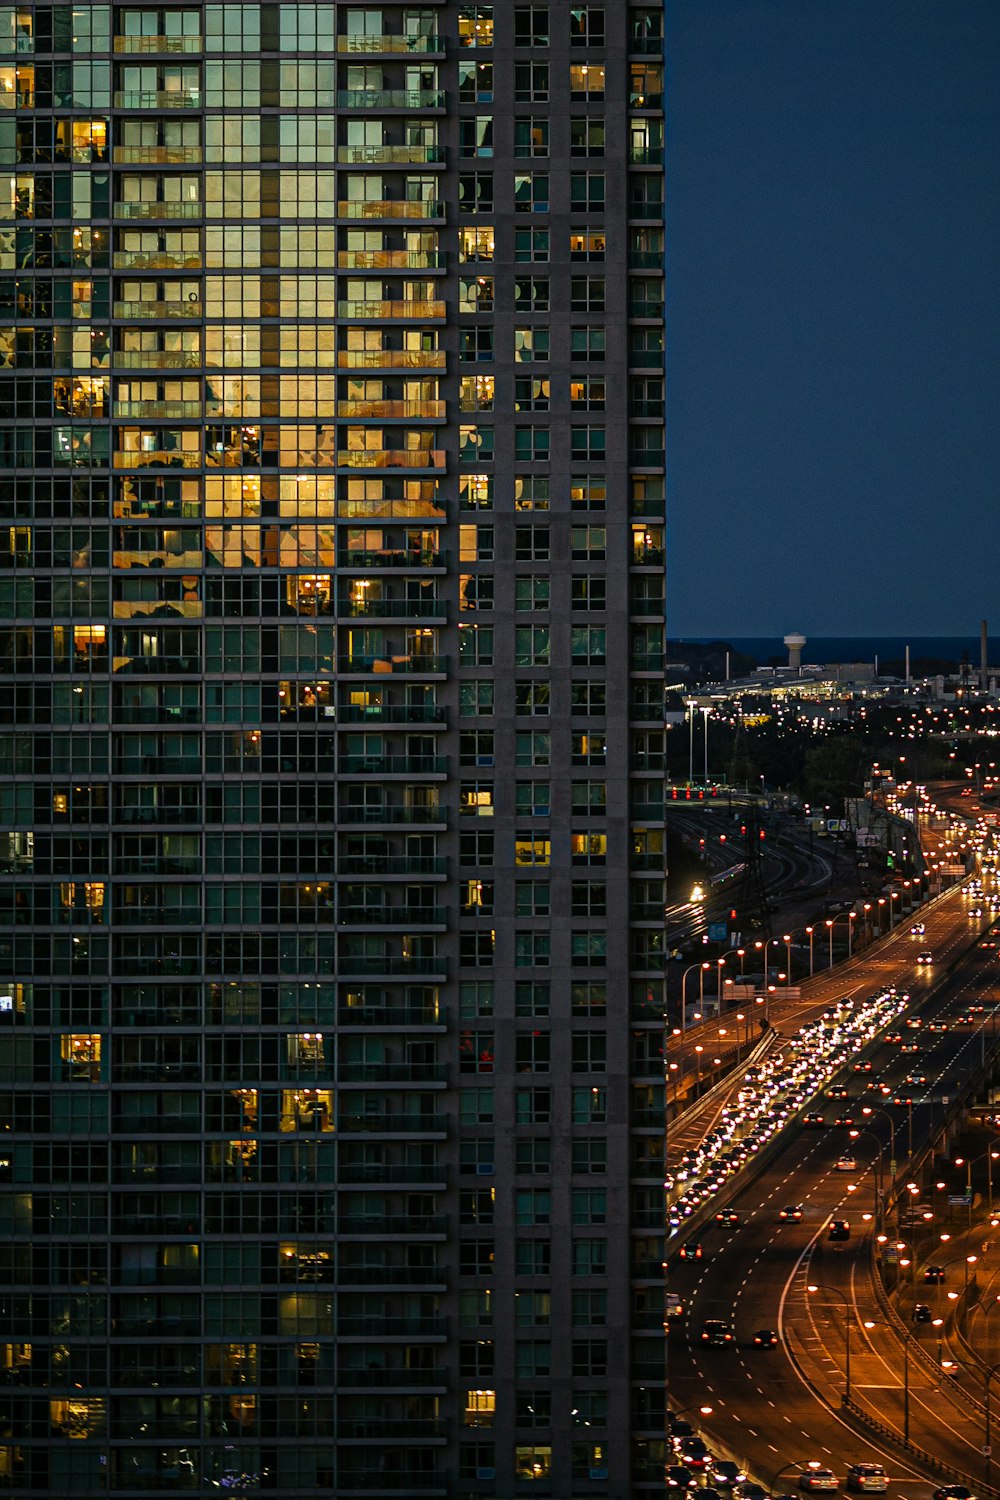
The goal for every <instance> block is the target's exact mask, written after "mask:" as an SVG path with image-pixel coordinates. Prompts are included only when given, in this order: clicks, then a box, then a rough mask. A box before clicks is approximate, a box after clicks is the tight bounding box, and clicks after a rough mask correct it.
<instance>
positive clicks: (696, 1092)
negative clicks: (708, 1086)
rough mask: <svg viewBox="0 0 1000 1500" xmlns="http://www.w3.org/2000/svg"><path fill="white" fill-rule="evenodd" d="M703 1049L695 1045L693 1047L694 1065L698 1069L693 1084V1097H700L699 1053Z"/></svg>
mask: <svg viewBox="0 0 1000 1500" xmlns="http://www.w3.org/2000/svg"><path fill="white" fill-rule="evenodd" d="M704 1050H705V1049H704V1047H700V1046H699V1047H695V1049H694V1058H695V1066H696V1067H697V1070H698V1072H697V1077H696V1079H695V1086H694V1097H695V1098H696V1099H700V1098H701V1054H702V1053H703V1052H704Z"/></svg>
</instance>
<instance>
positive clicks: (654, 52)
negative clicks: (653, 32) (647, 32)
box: [628, 36, 663, 57]
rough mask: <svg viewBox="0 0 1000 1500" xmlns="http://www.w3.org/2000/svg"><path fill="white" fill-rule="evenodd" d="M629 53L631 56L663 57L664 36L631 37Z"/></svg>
mask: <svg viewBox="0 0 1000 1500" xmlns="http://www.w3.org/2000/svg"><path fill="white" fill-rule="evenodd" d="M628 50H629V55H630V56H631V57H662V55H663V37H662V36H633V37H630V38H629V43H628Z"/></svg>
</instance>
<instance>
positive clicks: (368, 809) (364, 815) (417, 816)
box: [339, 803, 448, 972]
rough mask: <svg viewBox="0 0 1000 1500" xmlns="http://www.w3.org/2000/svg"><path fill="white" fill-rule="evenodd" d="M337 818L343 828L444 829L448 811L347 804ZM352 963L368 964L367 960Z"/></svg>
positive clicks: (391, 805)
mask: <svg viewBox="0 0 1000 1500" xmlns="http://www.w3.org/2000/svg"><path fill="white" fill-rule="evenodd" d="M339 818H340V822H341V823H342V824H343V825H344V826H345V827H350V826H353V825H355V824H357V825H359V826H361V827H367V826H368V825H369V824H371V825H375V826H381V827H386V826H392V825H393V824H399V826H400V827H401V828H406V827H411V826H412V825H414V824H426V825H427V826H428V827H432V828H444V827H446V826H447V823H448V811H447V809H446V808H444V807H403V806H401V805H396V804H394V803H368V804H365V805H358V806H353V805H351V804H350V803H348V804H347V805H345V806H343V807H341V809H340V813H339ZM353 961H354V962H357V963H367V962H368V960H367V959H357V960H353ZM345 962H351V960H345ZM388 962H389V960H388V959H381V958H380V959H379V960H378V963H379V964H382V963H388ZM366 972H367V971H366Z"/></svg>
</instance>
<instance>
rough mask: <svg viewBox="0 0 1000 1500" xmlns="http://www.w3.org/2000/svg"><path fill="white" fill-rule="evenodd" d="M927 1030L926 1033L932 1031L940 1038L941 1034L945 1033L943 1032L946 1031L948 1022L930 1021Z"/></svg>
mask: <svg viewBox="0 0 1000 1500" xmlns="http://www.w3.org/2000/svg"><path fill="white" fill-rule="evenodd" d="M927 1030H928V1031H933V1032H935V1033H936V1034H937V1035H938V1036H941V1035H942V1033H943V1032H945V1031H947V1030H948V1022H947V1021H931V1023H930V1025H929V1026H928V1028H927Z"/></svg>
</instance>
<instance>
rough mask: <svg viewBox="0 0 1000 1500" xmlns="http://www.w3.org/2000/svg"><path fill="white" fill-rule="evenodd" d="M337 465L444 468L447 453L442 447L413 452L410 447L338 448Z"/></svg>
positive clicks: (446, 461) (369, 467) (355, 467)
mask: <svg viewBox="0 0 1000 1500" xmlns="http://www.w3.org/2000/svg"><path fill="white" fill-rule="evenodd" d="M337 467H338V468H341V469H446V468H447V467H448V454H447V453H446V452H445V450H444V449H443V448H432V449H429V450H428V451H427V452H424V453H421V452H414V451H413V450H412V449H410V448H361V449H355V448H340V449H338V450H337Z"/></svg>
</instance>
